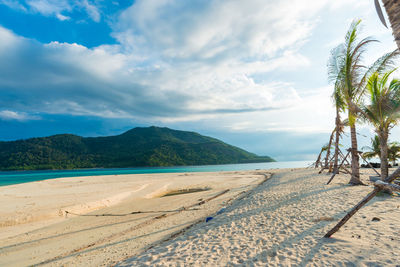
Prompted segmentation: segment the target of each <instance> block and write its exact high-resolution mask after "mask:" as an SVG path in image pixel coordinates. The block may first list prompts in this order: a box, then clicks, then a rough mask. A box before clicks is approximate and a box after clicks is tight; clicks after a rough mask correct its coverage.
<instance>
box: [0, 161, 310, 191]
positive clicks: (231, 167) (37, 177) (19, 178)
mask: <svg viewBox="0 0 400 267" xmlns="http://www.w3.org/2000/svg"><path fill="white" fill-rule="evenodd" d="M311 164H312V161H280V162H265V163H243V164H224V165H203V166H176V167H143V168H109V169H108V168H107V169H76V170H40V171H0V186H6V185H13V184H21V183H29V182H35V181H42V180H48V179H56V178H66V177H84V176H96V175H119V174H146V173H188V172H218V171H244V170H265V169H283V168H303V167H308V166H310V165H311Z"/></svg>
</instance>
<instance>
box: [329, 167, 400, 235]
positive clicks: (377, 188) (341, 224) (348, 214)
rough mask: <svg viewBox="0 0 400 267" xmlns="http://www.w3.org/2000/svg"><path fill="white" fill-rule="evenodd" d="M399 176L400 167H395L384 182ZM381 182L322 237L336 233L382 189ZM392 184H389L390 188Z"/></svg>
mask: <svg viewBox="0 0 400 267" xmlns="http://www.w3.org/2000/svg"><path fill="white" fill-rule="evenodd" d="M399 176H400V168H397V169H396V170H395V171H394V172H393V173H392V174H391V175H389V176H388V177H387V178H386V179H385V181H383V182H384V184H390V183H391V182H393V181H394V180H395V179H396V178H397V177H399ZM379 184H381V183H378V185H377V186H376V187H375V189H374V190H373V191H372V192H371V193H369V194H368V195H367V196H366V197H365V198H364V199H363V200H361V201H360V202H359V203H358V204H357V205H355V206H354V207H353V208H352V209H351V210H350V211H349V212H348V213H347V214H346V215H345V216H344V217H343V219H342V220H340V222H338V224H336V225H335V227H333V228H332V229H331V230H330V231H329V232H328V233H326V235H325V236H324V237H331V236H332V235H333V234H334V233H336V232H337V231H338V230H339V229H340V227H342V226H343V225H344V224H345V223H346V222H347V221H348V220H349V219H350V218H351V217H352V216H353V215H354V214H355V213H356V212H357V211H358V210H359V209H361V208H362V207H363V206H364V205H365V204H367V203H368V201H370V200H371V199H372V198H373V197H375V196H376V195H377V194H378V193H379V192H380V191H381V190H383V189H384V187H385V186H386V185H384V186H381V185H379ZM392 186H393V185H390V187H391V189H393V188H392Z"/></svg>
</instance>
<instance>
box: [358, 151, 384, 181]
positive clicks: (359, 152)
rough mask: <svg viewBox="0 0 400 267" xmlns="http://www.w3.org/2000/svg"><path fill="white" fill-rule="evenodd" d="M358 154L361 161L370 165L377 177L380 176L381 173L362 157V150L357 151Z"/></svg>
mask: <svg viewBox="0 0 400 267" xmlns="http://www.w3.org/2000/svg"><path fill="white" fill-rule="evenodd" d="M358 154H360V157H361V158H362V159H363V161H364V162H365V163H367V164H368V166H370V167H371V168H372V169H373V170H374V171H375V172H376V174H378V176H379V177H381V175H380V174H379V172H378V171H377V170H375V168H374V167H373V166H372V165H371V163H369V162H368V161H366V160H365V159H364V157H363V156H362V152H361V151H358Z"/></svg>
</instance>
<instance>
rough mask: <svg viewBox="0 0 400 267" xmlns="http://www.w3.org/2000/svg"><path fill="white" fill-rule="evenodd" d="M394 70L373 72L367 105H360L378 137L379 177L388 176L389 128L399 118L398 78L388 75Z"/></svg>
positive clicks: (369, 81) (368, 89)
mask: <svg viewBox="0 0 400 267" xmlns="http://www.w3.org/2000/svg"><path fill="white" fill-rule="evenodd" d="M393 71H394V70H392V71H389V72H387V73H385V74H384V75H379V73H378V72H374V73H373V74H372V75H371V76H370V77H369V79H368V84H367V91H368V95H369V97H370V101H369V104H368V105H364V106H363V107H362V114H363V116H365V118H366V119H367V120H368V122H369V123H371V124H372V125H373V126H374V128H375V132H376V133H377V135H378V137H379V144H380V148H381V149H380V160H381V178H382V180H384V179H385V178H386V177H387V176H388V172H389V170H388V138H389V131H390V129H391V128H392V127H393V126H394V125H396V124H397V122H398V121H399V120H400V80H397V79H393V80H392V81H391V82H390V83H389V77H390V75H391V74H392V73H393Z"/></svg>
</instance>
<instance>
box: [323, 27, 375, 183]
mask: <svg viewBox="0 0 400 267" xmlns="http://www.w3.org/2000/svg"><path fill="white" fill-rule="evenodd" d="M360 23H361V20H355V21H353V23H352V24H351V26H350V28H349V30H348V31H347V33H346V37H345V42H344V43H343V44H340V45H339V46H337V47H336V48H334V49H333V50H332V52H331V59H330V61H329V64H328V76H329V80H330V81H333V82H334V83H335V92H336V91H338V92H337V93H336V94H335V97H336V96H337V97H338V98H339V99H340V103H341V105H343V108H346V109H347V111H348V120H349V124H350V133H351V148H352V150H351V170H352V174H351V179H350V181H349V183H350V184H354V185H357V184H362V182H361V180H360V166H359V156H358V152H357V151H358V150H357V132H356V119H357V116H356V115H357V113H356V112H355V110H354V109H353V108H352V105H353V104H354V103H358V101H359V100H360V97H361V95H362V92H363V87H362V85H363V81H364V79H365V78H364V76H363V71H364V69H365V67H364V66H363V65H362V64H361V60H362V56H363V54H364V52H365V49H366V47H367V45H368V44H369V43H371V42H375V41H376V40H373V39H371V38H370V37H367V38H364V39H362V40H361V41H359V42H357V37H358V26H359V24H360ZM337 114H338V112H337Z"/></svg>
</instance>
